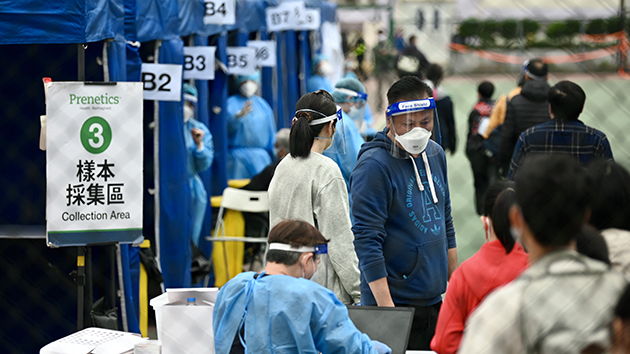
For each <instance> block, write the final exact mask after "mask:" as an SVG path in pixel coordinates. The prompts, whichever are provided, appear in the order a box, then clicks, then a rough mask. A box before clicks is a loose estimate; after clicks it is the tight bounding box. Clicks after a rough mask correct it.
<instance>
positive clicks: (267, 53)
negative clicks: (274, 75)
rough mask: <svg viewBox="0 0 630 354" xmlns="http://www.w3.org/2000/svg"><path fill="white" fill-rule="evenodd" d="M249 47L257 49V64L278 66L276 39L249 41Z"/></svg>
mask: <svg viewBox="0 0 630 354" xmlns="http://www.w3.org/2000/svg"><path fill="white" fill-rule="evenodd" d="M247 47H249V48H254V49H256V65H258V66H276V41H249V42H247Z"/></svg>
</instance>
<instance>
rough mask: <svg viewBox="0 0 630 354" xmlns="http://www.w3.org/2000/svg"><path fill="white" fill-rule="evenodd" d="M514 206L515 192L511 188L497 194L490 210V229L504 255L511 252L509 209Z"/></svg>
mask: <svg viewBox="0 0 630 354" xmlns="http://www.w3.org/2000/svg"><path fill="white" fill-rule="evenodd" d="M515 204H516V192H515V191H514V189H512V188H508V189H505V190H503V192H501V193H499V195H498V196H497V199H496V201H495V202H494V207H493V208H492V216H491V219H492V227H493V229H494V233H495V234H496V235H497V238H498V239H499V241H501V244H502V245H503V248H505V252H506V253H510V252H512V249H513V248H514V242H515V241H514V238H513V237H512V233H511V232H510V217H509V215H510V209H511V208H512V206H513V205H515Z"/></svg>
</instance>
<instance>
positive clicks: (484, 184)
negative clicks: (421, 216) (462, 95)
mask: <svg viewBox="0 0 630 354" xmlns="http://www.w3.org/2000/svg"><path fill="white" fill-rule="evenodd" d="M493 93H494V85H493V84H492V83H491V82H488V81H484V82H482V83H480V84H479V86H478V87H477V95H478V97H479V101H478V102H477V104H476V105H475V107H474V108H473V110H472V112H470V116H469V117H468V139H467V141H466V156H467V157H468V160H469V161H470V167H471V168H472V172H473V178H474V184H475V206H476V211H477V214H479V215H482V212H483V196H484V195H485V194H486V190H487V189H488V186H490V183H492V182H493V179H494V177H495V176H494V173H493V171H494V170H495V169H494V168H493V165H494V161H493V160H494V159H493V158H492V157H491V156H488V154H487V153H486V148H485V146H484V140H485V139H484V138H483V134H484V133H485V131H486V129H488V125H489V123H490V113H491V112H492V108H493V107H494V101H492V94H493Z"/></svg>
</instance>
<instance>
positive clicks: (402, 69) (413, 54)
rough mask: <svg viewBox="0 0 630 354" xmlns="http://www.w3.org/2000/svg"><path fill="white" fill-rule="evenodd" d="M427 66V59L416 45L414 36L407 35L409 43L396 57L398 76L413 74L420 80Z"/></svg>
mask: <svg viewBox="0 0 630 354" xmlns="http://www.w3.org/2000/svg"><path fill="white" fill-rule="evenodd" d="M428 67H429V61H428V60H427V58H426V57H425V56H424V54H422V52H421V51H420V50H419V49H418V47H416V36H411V37H409V45H407V47H406V48H405V50H403V52H402V54H401V55H400V56H399V57H398V59H397V64H396V69H397V70H398V76H399V77H403V76H406V75H413V76H417V77H418V78H419V79H421V80H422V79H424V76H425V73H426V72H427V68H428Z"/></svg>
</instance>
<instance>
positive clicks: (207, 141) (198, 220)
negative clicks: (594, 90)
mask: <svg viewBox="0 0 630 354" xmlns="http://www.w3.org/2000/svg"><path fill="white" fill-rule="evenodd" d="M196 103H197V89H196V88H195V87H194V86H191V85H189V84H184V139H185V141H186V155H187V161H186V171H187V172H188V179H189V184H190V193H191V197H192V205H193V207H192V224H193V228H192V233H191V235H192V240H193V242H194V243H195V245H197V246H199V238H200V234H201V227H202V226H203V219H204V217H205V216H206V206H207V204H208V195H207V194H206V189H205V188H204V186H203V182H202V181H201V178H200V177H199V172H202V171H205V170H207V169H208V168H209V167H210V165H211V164H212V160H213V158H214V144H213V142H212V134H210V131H209V130H208V128H207V127H206V125H205V124H203V123H201V122H200V121H198V120H196V119H195V118H194V116H195V104H196Z"/></svg>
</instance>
